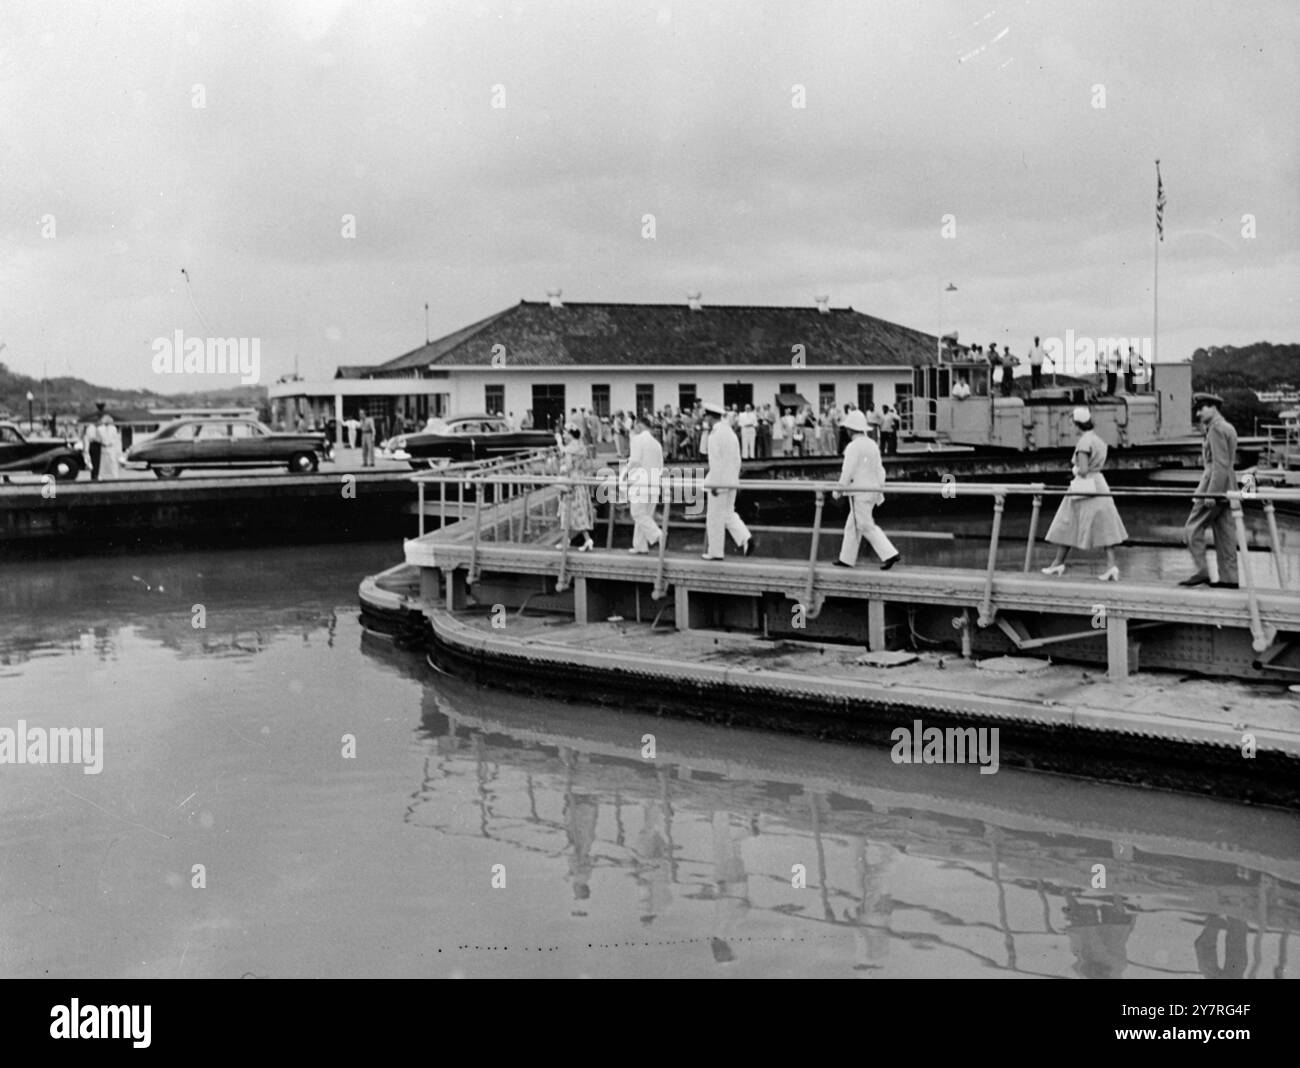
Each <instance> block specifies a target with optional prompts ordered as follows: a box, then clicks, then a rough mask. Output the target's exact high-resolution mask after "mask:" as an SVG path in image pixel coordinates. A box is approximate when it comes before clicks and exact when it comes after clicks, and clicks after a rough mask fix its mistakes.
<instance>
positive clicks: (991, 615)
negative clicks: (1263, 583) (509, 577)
mask: <svg viewBox="0 0 1300 1068" xmlns="http://www.w3.org/2000/svg"><path fill="white" fill-rule="evenodd" d="M557 460H558V458H557V456H556V454H555V453H554V452H550V451H548V452H546V453H544V454H540V455H530V456H527V457H520V458H515V459H513V460H510V461H504V460H503V461H494V462H491V463H485V464H479V465H472V466H457V467H455V468H447V469H444V470H439V471H430V472H427V473H422V474H419V475H416V476H414V480H415V481H416V482H418V483H419V486H420V504H421V516H422V520H421V533H422V534H423V507H424V500H425V489H424V487H425V485H426V484H429V483H437V484H440V486H441V489H442V496H441V500H442V508H443V518H444V522H445V507H446V486H447V485H449V484H452V483H457V484H460V485H461V487H462V494H461V497H462V499H461V500H460V501H459V502H458V508H459V510H458V516H457V518H458V519H460V520H463V519H465V518H466V514H465V512H466V505H465V502H464V499H463V498H464V492H465V491H468V490H470V489H473V491H474V500H473V510H472V519H473V524H474V526H473V530H472V535H471V536H472V538H473V550H472V555H471V561H472V562H471V567H470V578H471V581H472V580H473V579H475V578H477V574H478V566H477V561H478V547H479V545H480V543H481V542H482V541H483V540H484V538H485V536H488V535H490V538H491V540H492V541H494V542H500V541H502V540H505V541H509V542H516V543H518V544H532V543H530V542H528V541H527V538H528V534H529V531H530V530H531V529H532V524H531V518H532V516H531V505H532V499H533V496H534V494H539V491H541V490H545V489H550V490H553V491H554V492H552V493H550V494H548V495H547V499H548V500H555V501H558V500H559V497H560V495H561V494H565V493H572V492H575V491H576V490H578V489H579V488H580V487H583V488H586V489H588V490H589V491H591V492H592V493H593V495H594V496H595V498H596V501H597V502H599V503H606V502H608V503H609V504H610V505H611V507H610V508H609V511H608V516H607V520H606V521H607V529H606V537H605V547H606V548H609V547H611V546H612V544H613V536H614V521H615V510H616V509H615V507H614V505H617V504H623V503H627V501H628V499H629V496H635V495H637V494H638V493H639V492H647V490H646V489H643V488H642V487H643V486H645V485H646V484H645V482H644V481H643V480H642V481H638V480H633V482H632V485H631V486H630V487H629V485H628V483H627V482H626V481H623V482H621V483H620V481H619V479H618V478H617V476H616V474H615V473H614V472H613V471H612V470H610V471H609V473H608V474H605V475H601V476H594V477H575V476H570V475H560V474H556V473H554V465H555V464H556V463H557ZM548 466H549V468H550V469H549V470H548V471H543V470H542V469H544V468H547V467H548ZM665 470H672V469H670V468H665ZM488 486H492V487H495V489H494V491H493V492H494V497H493V503H494V504H497V505H505V504H510V503H511V502H514V501H519V500H521V499H522V501H523V504H522V506H516V507H517V510H519V511H520V512H521V515H520V517H519V518H520V519H521V522H520V524H519V527H520V538H519V539H518V541H516V539H515V536H514V534H515V526H516V524H515V518H516V517H515V515H514V514H513V513H507V514H506V516H505V520H504V529H505V531H506V533H507V535H508V536H507V537H506V538H505V539H502V538H501V537H500V533H501V531H502V528H503V522H502V521H501V520H500V519H498V520H497V521H495V522H493V523H492V524H490V526H488V527H487V528H485V525H484V522H483V513H482V508H483V504H484V498H485V496H486V494H485V492H484V488H485V487H488ZM655 486H656V487H657V497H658V501H657V502H656V507H659V505H661V504H664V502H665V501H666V502H667V504H665V505H664V507H663V512H662V522H661V530H662V532H663V533H662V537H661V538H660V540H659V554H658V563H657V568H656V577H655V582H654V587H653V591H652V594H651V596H652V597H653V598H654V599H655V600H658V599H661V598H662V597H664V596H665V595H666V593H667V583H666V580H665V562H666V554H667V545H668V541H669V530H670V527H671V524H672V509H673V506H674V505H680V504H682V503H685V502H691V503H694V502H696V501H699V502H700V503H701V505H704V504H706V503H707V502H706V500H705V498H704V494H706V493H707V492H708V489H706V488H705V487H704V486H703V479H702V477H701V474H700V473H696V472H691V473H687V474H667V475H664V476H663V477H662V478H661V479H660V480H659V481H658V482H657V483H655ZM710 488H711V489H736V490H738V491H740V492H742V493H745V492H754V491H770V492H774V493H780V494H782V495H783V496H787V497H789V496H796V495H800V494H808V495H809V496H810V497H811V499H812V503H813V507H814V520H813V526H812V528H811V530H810V534H811V542H810V547H809V553H808V570H807V576H806V579H805V591H804V592H805V599H804V604H805V605H807V606H808V615H809V617H810V618H814V617H815V616H816V607H815V606H816V604H817V599H816V598H815V597H814V594H815V592H816V581H817V567H818V559H817V556H818V550H819V548H820V537H821V527H822V519H823V515H824V509H825V503H826V495H827V494H828V493H839V494H842V495H845V496H850V495H852V494H856V493H884V494H886V495H887V496H889V497H899V496H914V497H936V496H937V497H941V498H944V499H953V498H955V497H963V498H972V497H975V498H988V499H989V500H990V502H991V505H992V515H991V525H990V531H989V541H988V552H987V560H986V564H985V577H984V585H983V596H982V598H981V602H980V606H979V613H978V623H979V626H980V627H988V626H990V625H991V624H993V623H994V622H995V621H996V610H995V607H994V603H993V584H994V579H995V576H996V574H997V571H998V552H999V549H1000V548H1001V546H1002V542H1003V534H1002V521H1003V515H1004V512H1005V510H1006V505H1007V501H1008V500H1009V499H1010V498H1013V497H1029V498H1030V508H1031V510H1030V519H1029V528H1028V533H1027V537H1026V539H1025V551H1024V557H1023V563H1022V566H1021V571H1022V572H1028V571H1030V570H1031V569H1032V568H1033V564H1034V550H1035V547H1036V543H1037V539H1038V527H1039V523H1040V518H1041V513H1042V504H1043V499H1044V497H1067V496H1068V497H1079V498H1083V497H1111V498H1114V499H1116V500H1117V501H1123V500H1126V499H1133V500H1143V501H1149V500H1151V499H1153V498H1158V499H1176V500H1181V501H1185V502H1188V503H1189V504H1190V503H1191V502H1192V501H1193V500H1226V501H1227V503H1228V505H1229V508H1230V509H1231V514H1232V519H1233V524H1234V528H1235V530H1236V540H1237V550H1238V552H1239V553H1240V554H1241V555H1242V557H1243V562H1244V563H1245V566H1243V567H1242V568H1241V570H1240V575H1241V581H1242V586H1243V588H1244V592H1245V594H1246V599H1247V608H1248V611H1249V618H1250V630H1251V637H1252V644H1253V645H1254V648H1255V650H1256V651H1257V652H1263V651H1264V650H1265V649H1266V648H1268V646H1269V645H1270V644H1271V643H1272V641H1273V638H1274V637H1275V634H1272V633H1270V631H1271V629H1272V628H1268V627H1266V626H1265V624H1264V622H1263V619H1262V617H1261V614H1260V608H1259V600H1258V596H1259V590H1258V588H1257V585H1256V579H1255V576H1254V574H1253V572H1252V570H1251V568H1250V566H1249V562H1248V559H1247V558H1248V554H1249V552H1250V549H1251V544H1250V539H1249V537H1248V535H1247V530H1246V520H1245V505H1246V504H1247V503H1248V502H1257V503H1258V504H1260V505H1261V506H1262V511H1263V516H1264V521H1265V527H1266V533H1267V539H1266V544H1265V546H1264V548H1265V550H1266V551H1268V552H1269V553H1270V554H1271V555H1272V558H1273V564H1274V571H1275V574H1276V576H1277V589H1278V590H1281V591H1284V592H1286V593H1288V594H1292V593H1294V594H1295V595H1296V596H1300V592H1297V591H1292V590H1291V589H1289V587H1288V576H1287V570H1286V566H1285V563H1284V561H1283V558H1282V554H1281V552H1280V548H1281V539H1280V535H1279V532H1278V526H1277V516H1276V509H1275V506H1276V503H1277V502H1279V501H1284V502H1300V489H1272V488H1258V487H1255V486H1253V485H1251V486H1249V487H1248V488H1247V489H1244V490H1236V491H1232V492H1228V493H1222V494H1202V493H1195V492H1191V493H1189V492H1187V491H1186V490H1183V489H1179V488H1175V487H1146V488H1142V489H1123V488H1121V489H1112V490H1110V491H1109V492H1106V493H1093V492H1088V493H1074V492H1071V491H1070V490H1069V488H1068V487H1065V486H1061V487H1049V486H1047V485H1045V484H1043V483H1029V484H1012V483H983V482H962V483H955V482H948V483H939V484H936V483H932V482H890V483H887V484H886V485H883V486H855V487H843V486H840V485H839V484H837V483H834V482H823V481H812V480H803V479H745V480H743V481H741V482H739V483H729V484H725V485H723V484H717V485H714V486H712V487H710ZM648 492H651V493H653V492H654V491H653V490H650V491H648ZM702 510H703V508H701V511H702ZM560 512H561V513H562V515H563V516H564V529H563V534H564V538H563V541H562V543H561V545H560V546H559V547H558V548H559V552H560V570H559V578H558V581H557V584H556V589H557V591H563V590H565V589H567V588H568V585H569V569H568V561H569V551H570V545H569V543H570V541H571V540H572V534H573V531H571V530H570V529H569V528H568V516H569V515H570V514H571V513H570V509H567V508H563V509H560ZM559 521H560V519H559V517H558V516H557V518H556V522H559ZM544 526H546V525H545V524H544ZM547 529H550V530H552V531H553V530H554V529H555V528H554V527H547Z"/></svg>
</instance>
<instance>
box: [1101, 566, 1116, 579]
mask: <svg viewBox="0 0 1300 1068" xmlns="http://www.w3.org/2000/svg"><path fill="white" fill-rule="evenodd" d="M1097 578H1098V579H1100V580H1101V581H1102V582H1118V581H1119V568H1118V567H1111V568H1107V569H1106V570H1105V571H1103V572H1102V573H1101V574H1100V575H1098V576H1097Z"/></svg>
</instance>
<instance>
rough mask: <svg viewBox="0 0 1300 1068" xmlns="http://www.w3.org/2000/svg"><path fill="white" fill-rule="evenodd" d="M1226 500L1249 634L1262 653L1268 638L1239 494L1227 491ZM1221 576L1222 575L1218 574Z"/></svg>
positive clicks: (1255, 647)
mask: <svg viewBox="0 0 1300 1068" xmlns="http://www.w3.org/2000/svg"><path fill="white" fill-rule="evenodd" d="M1228 502H1229V504H1230V506H1231V508H1232V520H1233V522H1234V523H1235V524H1236V527H1237V552H1238V554H1239V556H1240V561H1239V562H1238V565H1237V571H1238V574H1239V576H1240V577H1241V578H1242V579H1243V580H1244V581H1245V583H1246V607H1247V609H1248V610H1249V611H1250V636H1251V638H1252V642H1251V644H1252V645H1253V646H1254V649H1255V652H1257V653H1262V652H1263V651H1264V650H1265V649H1267V648H1268V645H1269V640H1268V639H1267V638H1266V637H1265V635H1264V624H1263V621H1262V620H1261V619H1260V616H1259V596H1258V595H1257V594H1256V592H1255V576H1254V575H1252V574H1251V571H1250V547H1249V545H1248V543H1247V541H1246V516H1245V514H1244V513H1243V512H1242V510H1241V494H1240V493H1229V494H1228ZM1219 578H1220V579H1222V578H1223V576H1222V575H1220V576H1219Z"/></svg>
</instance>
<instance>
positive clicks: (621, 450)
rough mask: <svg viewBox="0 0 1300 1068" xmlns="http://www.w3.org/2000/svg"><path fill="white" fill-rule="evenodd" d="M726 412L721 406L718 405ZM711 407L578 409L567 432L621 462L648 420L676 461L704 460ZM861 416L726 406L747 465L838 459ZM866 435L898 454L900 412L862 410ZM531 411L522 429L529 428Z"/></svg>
mask: <svg viewBox="0 0 1300 1068" xmlns="http://www.w3.org/2000/svg"><path fill="white" fill-rule="evenodd" d="M719 407H722V406H719ZM707 408H708V405H705V404H704V403H703V402H700V401H697V402H696V403H695V404H694V405H692V406H691V407H689V408H677V409H674V408H673V406H672V405H665V406H664V407H663V408H661V409H660V410H659V411H657V412H651V411H645V412H640V413H635V412H629V411H617V412H614V413H613V415H612V416H599V415H597V414H596V413H595V412H593V411H590V410H589V409H587V408H573V409H571V410H570V412H569V415H568V417H567V419H566V420H565V426H564V433H567V432H568V431H569V430H571V429H574V428H576V429H577V430H578V431H579V432H580V435H581V439H582V441H583V443H584V444H585V445H586V446H587V447H588V450H589V451H590V452H591V454H592V455H594V454H595V451H596V449H597V448H599V447H600V446H601V445H609V444H612V445H613V446H614V452H615V454H616V455H617V456H618V457H619V458H620V459H625V458H627V457H628V456H629V455H630V450H631V440H632V437H633V435H634V434H635V432H636V424H637V422H638V420H641V421H644V422H645V424H646V426H647V428H648V429H649V431H650V433H652V434H653V435H654V437H655V438H656V440H658V442H659V443H660V445H661V447H662V448H663V451H664V457H665V458H666V459H667V460H669V461H673V462H682V461H693V460H700V459H703V458H704V457H706V456H707V455H708V423H709V419H708V412H707ZM857 411H861V410H860V409H859V408H858V407H857V405H855V404H845V405H843V406H842V407H840V406H837V405H833V404H832V405H826V406H825V407H823V408H822V410H821V411H819V412H818V411H814V410H813V408H812V406H811V405H803V406H801V407H798V408H795V407H786V408H778V407H777V406H776V405H773V404H764V405H761V406H757V407H756V406H755V405H753V404H746V405H743V406H741V405H735V404H732V405H729V406H726V407H722V413H723V414H722V418H724V419H725V420H726V421H727V424H728V426H730V428H731V429H732V430H733V431H734V432H735V434H736V438H737V441H738V442H739V443H740V455H741V459H742V460H766V459H771V458H775V457H780V456H838V455H840V454H841V453H842V452H843V451H844V447H845V445H847V444H848V440H849V432H848V431H847V430H846V429H845V420H846V419H848V417H849V416H850V415H851V413H853V412H857ZM861 414H862V416H863V418H864V419H865V420H866V423H867V431H866V432H867V434H868V435H869V436H870V437H871V440H872V441H874V442H876V444H877V445H878V446H879V447H880V451H881V452H882V453H884V454H885V455H886V456H889V455H893V454H896V453H897V452H898V434H899V430H900V429H901V427H902V417H901V416H900V414H899V413H898V411H897V410H895V409H891V408H890V406H889V405H887V404H886V405H883V406H882V407H881V409H880V411H879V412H877V411H876V410H875V405H871V404H869V405H867V407H866V409H865V411H861ZM531 417H532V412H528V413H527V417H526V419H525V422H524V425H523V429H530V428H531V425H532V418H531Z"/></svg>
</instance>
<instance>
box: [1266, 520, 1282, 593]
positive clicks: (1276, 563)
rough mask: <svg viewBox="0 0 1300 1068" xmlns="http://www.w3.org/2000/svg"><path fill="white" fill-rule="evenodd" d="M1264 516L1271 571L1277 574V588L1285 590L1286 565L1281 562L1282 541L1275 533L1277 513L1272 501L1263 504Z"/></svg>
mask: <svg viewBox="0 0 1300 1068" xmlns="http://www.w3.org/2000/svg"><path fill="white" fill-rule="evenodd" d="M1264 516H1265V518H1266V519H1267V520H1268V540H1269V548H1270V549H1272V550H1273V569H1274V570H1275V571H1276V572H1277V584H1278V586H1279V588H1281V589H1286V565H1285V563H1284V561H1283V560H1282V539H1281V538H1279V537H1278V533H1277V512H1276V511H1275V510H1274V508H1273V502H1272V501H1267V500H1266V501H1265V502H1264Z"/></svg>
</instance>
